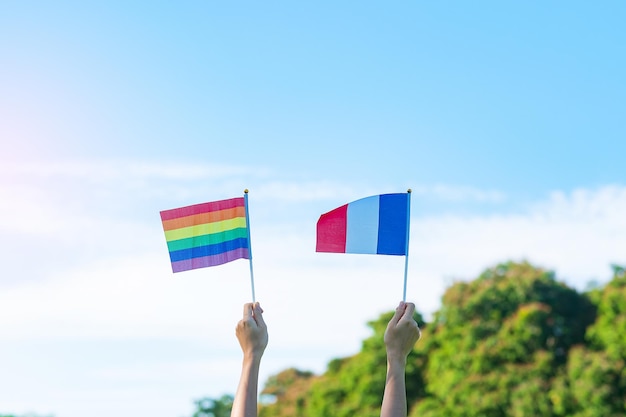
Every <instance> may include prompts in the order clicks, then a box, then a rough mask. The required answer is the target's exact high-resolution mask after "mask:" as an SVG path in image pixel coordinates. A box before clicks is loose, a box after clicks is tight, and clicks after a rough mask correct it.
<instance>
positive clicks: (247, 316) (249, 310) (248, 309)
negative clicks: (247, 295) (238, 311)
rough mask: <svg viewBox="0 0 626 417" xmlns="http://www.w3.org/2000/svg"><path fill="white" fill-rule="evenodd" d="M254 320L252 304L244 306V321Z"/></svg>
mask: <svg viewBox="0 0 626 417" xmlns="http://www.w3.org/2000/svg"><path fill="white" fill-rule="evenodd" d="M251 318H252V303H246V304H244V305H243V321H247V320H250V319H251Z"/></svg>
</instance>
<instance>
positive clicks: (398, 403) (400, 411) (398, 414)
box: [380, 358, 407, 417]
mask: <svg viewBox="0 0 626 417" xmlns="http://www.w3.org/2000/svg"><path fill="white" fill-rule="evenodd" d="M405 366H406V359H390V358H388V359H387V382H386V383H385V392H384V394H383V404H382V407H381V410H380V416H381V417H406V415H407V405H406V381H405Z"/></svg>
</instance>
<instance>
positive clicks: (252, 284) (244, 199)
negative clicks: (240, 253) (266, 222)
mask: <svg viewBox="0 0 626 417" xmlns="http://www.w3.org/2000/svg"><path fill="white" fill-rule="evenodd" d="M243 201H244V205H245V208H246V230H247V231H248V257H249V258H250V285H251V287H252V302H253V303H255V302H256V296H255V295H254V271H253V270H252V240H251V239H250V216H249V215H248V189H247V188H246V189H245V190H243Z"/></svg>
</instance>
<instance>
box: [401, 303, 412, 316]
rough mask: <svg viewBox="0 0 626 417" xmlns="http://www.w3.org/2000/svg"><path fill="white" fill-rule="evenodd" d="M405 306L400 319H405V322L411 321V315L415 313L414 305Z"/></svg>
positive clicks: (407, 304)
mask: <svg viewBox="0 0 626 417" xmlns="http://www.w3.org/2000/svg"><path fill="white" fill-rule="evenodd" d="M405 306H406V308H405V309H404V314H403V315H402V318H406V319H407V320H408V319H413V313H415V304H413V303H406V304H405Z"/></svg>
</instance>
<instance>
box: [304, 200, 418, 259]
mask: <svg viewBox="0 0 626 417" xmlns="http://www.w3.org/2000/svg"><path fill="white" fill-rule="evenodd" d="M409 204H410V193H396V194H380V195H375V196H371V197H366V198H362V199H360V200H356V201H353V202H351V203H348V204H344V205H343V206H341V207H337V208H336V209H334V210H331V211H329V212H328V213H324V214H322V215H321V216H320V218H319V220H318V221H317V245H316V249H315V250H316V252H333V253H364V254H375V255H406V254H407V248H408V243H409V215H410V213H409V211H410V208H409Z"/></svg>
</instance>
